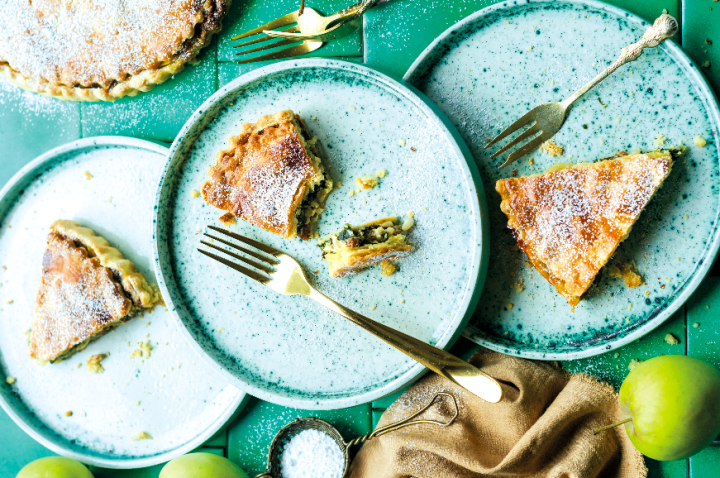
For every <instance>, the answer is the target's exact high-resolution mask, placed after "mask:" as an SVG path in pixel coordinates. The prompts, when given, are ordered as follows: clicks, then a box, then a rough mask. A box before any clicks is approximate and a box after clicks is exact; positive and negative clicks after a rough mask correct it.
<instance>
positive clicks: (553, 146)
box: [540, 139, 565, 156]
mask: <svg viewBox="0 0 720 478" xmlns="http://www.w3.org/2000/svg"><path fill="white" fill-rule="evenodd" d="M540 149H542V150H543V151H544V152H545V153H546V154H547V155H549V156H562V154H563V153H564V152H565V148H563V147H562V146H560V145H559V144H557V143H555V140H553V139H549V140H547V141H545V142H544V143H543V144H541V145H540Z"/></svg>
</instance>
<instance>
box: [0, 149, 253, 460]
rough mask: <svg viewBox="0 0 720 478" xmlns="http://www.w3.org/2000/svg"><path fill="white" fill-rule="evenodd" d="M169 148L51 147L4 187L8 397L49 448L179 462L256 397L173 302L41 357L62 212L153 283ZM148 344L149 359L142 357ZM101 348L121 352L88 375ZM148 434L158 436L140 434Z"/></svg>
mask: <svg viewBox="0 0 720 478" xmlns="http://www.w3.org/2000/svg"><path fill="white" fill-rule="evenodd" d="M166 153H167V148H165V147H163V146H159V145H156V144H154V143H150V142H148V141H142V140H138V139H132V138H123V137H98V138H88V139H83V140H80V141H76V142H73V143H69V144H66V145H64V146H60V147H58V148H55V149H53V150H51V151H49V152H47V153H45V154H43V155H42V156H40V157H39V158H37V159H36V160H34V161H33V162H31V163H30V164H28V165H27V166H25V168H23V169H22V170H21V171H20V172H19V173H18V174H16V175H15V177H14V178H13V179H12V180H10V182H9V183H8V184H7V185H6V186H5V187H4V188H3V189H2V191H0V264H1V265H2V269H1V270H0V304H2V305H0V378H1V380H2V381H1V382H0V405H2V407H3V408H4V409H5V411H6V412H7V413H8V415H10V417H12V419H13V420H14V421H15V422H16V423H17V424H18V425H19V426H20V427H21V428H22V429H23V430H25V431H26V432H27V433H28V434H29V435H30V436H32V437H33V438H34V439H36V440H37V441H39V442H40V443H41V444H43V445H44V446H46V447H48V448H49V449H51V450H52V451H54V452H56V453H58V454H60V455H64V456H68V457H71V458H75V459H77V460H80V461H82V462H84V463H88V464H93V465H98V466H102V467H108V468H138V467H144V466H151V465H154V464H157V463H162V462H164V461H168V460H170V459H172V458H174V457H176V456H179V455H182V454H183V453H187V452H188V451H190V450H193V449H195V448H197V447H198V446H200V445H202V444H203V443H204V442H205V441H206V440H207V439H208V438H210V437H211V436H212V435H213V434H214V433H215V432H216V431H217V430H218V429H220V427H222V426H223V425H224V424H225V423H226V422H227V421H228V420H229V419H230V418H231V417H232V416H233V414H234V413H236V412H237V411H238V410H239V409H240V408H241V405H242V403H244V402H243V401H244V399H245V397H246V395H245V393H243V392H241V391H240V390H238V389H237V388H235V387H234V386H232V385H229V384H228V383H227V382H226V381H225V380H223V379H222V378H221V377H220V376H218V375H217V374H215V373H214V372H213V371H212V370H210V369H209V367H208V366H207V365H206V364H205V362H204V361H203V360H201V359H200V357H198V356H197V354H196V353H195V352H194V351H193V350H192V348H191V347H190V346H189V345H188V343H187V341H186V339H185V337H183V335H182V333H181V332H180V330H179V328H178V327H177V324H176V323H175V321H174V320H173V319H172V317H171V314H170V312H169V311H167V309H165V308H164V307H156V308H155V310H154V311H152V312H150V313H145V314H144V315H143V316H142V317H135V318H134V319H132V320H130V321H129V322H127V323H126V324H124V325H122V326H120V327H118V328H117V329H116V330H113V331H112V332H111V333H109V334H107V335H105V336H103V337H101V338H99V339H98V340H96V341H94V342H92V343H91V344H90V345H88V347H87V348H86V349H85V350H84V351H82V352H79V353H77V354H75V355H73V356H72V357H70V358H69V359H67V360H65V361H63V362H60V363H57V364H47V365H44V366H42V365H39V364H38V363H37V362H36V361H34V360H32V359H31V358H30V351H29V347H28V336H27V335H26V332H27V331H28V330H29V329H30V327H31V326H32V317H33V311H34V309H35V297H36V294H37V290H38V285H39V283H40V275H41V271H42V257H43V253H44V252H45V245H46V241H47V235H48V232H49V227H50V225H51V224H52V223H53V222H54V221H55V220H56V219H60V218H63V219H75V220H77V221H78V222H80V223H82V224H84V225H86V226H88V227H91V228H92V229H93V230H95V231H96V232H97V233H99V234H100V235H102V236H103V237H105V238H106V239H108V241H110V243H111V244H113V245H118V247H119V249H120V250H121V251H122V253H123V254H124V255H125V256H126V257H127V258H128V259H130V260H131V261H133V262H134V263H135V265H136V266H137V267H138V269H139V270H140V271H141V272H142V273H143V274H145V276H146V277H148V278H149V279H150V280H153V273H152V267H151V262H150V261H151V255H152V251H151V249H152V246H151V244H152V243H151V238H152V216H153V207H152V205H153V197H154V196H153V195H154V192H155V188H156V186H157V183H158V179H159V176H160V172H161V171H162V166H163V164H164V158H165V154H166ZM146 341H150V344H151V346H152V351H151V354H150V356H149V357H146V358H132V357H131V355H132V353H133V351H134V350H136V349H138V348H139V347H138V344H139V343H140V342H146ZM100 353H109V354H110V355H109V356H108V357H107V358H105V359H104V360H103V361H102V366H103V368H104V369H105V371H104V372H103V373H100V374H94V373H91V372H89V371H88V369H87V367H86V365H85V364H86V362H87V360H88V358H89V357H90V356H91V355H94V354H100ZM6 377H13V378H15V379H16V381H15V383H13V384H12V385H11V384H8V383H6ZM66 412H72V416H66ZM142 432H145V433H147V434H149V435H150V436H152V439H143V440H135V439H134V438H135V437H137V436H138V435H139V434H140V433H142Z"/></svg>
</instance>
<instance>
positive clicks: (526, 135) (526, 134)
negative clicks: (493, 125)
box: [490, 123, 541, 159]
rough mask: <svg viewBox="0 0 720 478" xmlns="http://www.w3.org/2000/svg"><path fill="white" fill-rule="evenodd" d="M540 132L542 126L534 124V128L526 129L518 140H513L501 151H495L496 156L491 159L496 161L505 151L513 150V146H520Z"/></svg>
mask: <svg viewBox="0 0 720 478" xmlns="http://www.w3.org/2000/svg"><path fill="white" fill-rule="evenodd" d="M538 132H541V130H540V125H539V124H537V123H534V124H533V125H532V126H530V127H529V128H528V129H526V130H525V131H524V132H523V133H522V134H520V135H518V137H517V138H515V139H513V140H512V141H510V142H509V143H508V144H506V145H505V146H503V147H502V148H500V149H498V150H497V151H495V154H493V155H492V156H490V159H495V158H496V157H498V156H500V155H501V154H503V153H504V152H505V151H507V150H508V149H510V148H512V147H513V146H515V145H516V144H518V143H519V142H521V141H525V140H526V139H528V138H529V137H530V136H534V135H535V134H537V133H538Z"/></svg>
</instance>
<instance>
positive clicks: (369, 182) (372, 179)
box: [355, 174, 379, 189]
mask: <svg viewBox="0 0 720 478" xmlns="http://www.w3.org/2000/svg"><path fill="white" fill-rule="evenodd" d="M378 183H379V181H378V180H377V177H376V176H372V175H370V174H366V175H365V176H363V177H361V178H355V184H357V185H358V186H360V187H361V188H363V189H372V188H374V187H375V186H377V185H378Z"/></svg>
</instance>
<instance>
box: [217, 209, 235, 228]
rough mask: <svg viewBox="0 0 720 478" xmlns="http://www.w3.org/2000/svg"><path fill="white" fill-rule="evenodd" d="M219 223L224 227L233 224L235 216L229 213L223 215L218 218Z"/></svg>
mask: <svg viewBox="0 0 720 478" xmlns="http://www.w3.org/2000/svg"><path fill="white" fill-rule="evenodd" d="M220 222H222V223H223V224H225V225H226V226H229V225H232V224H235V215H234V214H233V213H231V212H229V213H227V214H223V215H222V216H220Z"/></svg>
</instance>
